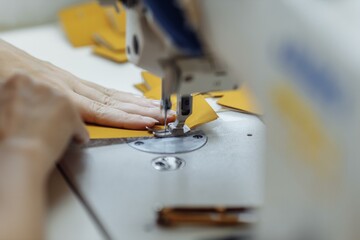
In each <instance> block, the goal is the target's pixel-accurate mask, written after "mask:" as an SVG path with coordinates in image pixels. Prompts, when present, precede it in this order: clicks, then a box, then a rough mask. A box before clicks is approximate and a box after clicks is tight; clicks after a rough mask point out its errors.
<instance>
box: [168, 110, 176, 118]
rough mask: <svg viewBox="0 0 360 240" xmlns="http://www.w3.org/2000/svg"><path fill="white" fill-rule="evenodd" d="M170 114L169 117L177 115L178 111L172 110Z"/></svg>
mask: <svg viewBox="0 0 360 240" xmlns="http://www.w3.org/2000/svg"><path fill="white" fill-rule="evenodd" d="M168 115H169V117H172V116H175V115H176V112H175V111H174V110H170V111H169V113H168Z"/></svg>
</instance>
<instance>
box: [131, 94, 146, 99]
mask: <svg viewBox="0 0 360 240" xmlns="http://www.w3.org/2000/svg"><path fill="white" fill-rule="evenodd" d="M133 96H134V97H136V98H144V95H140V94H134V95H133Z"/></svg>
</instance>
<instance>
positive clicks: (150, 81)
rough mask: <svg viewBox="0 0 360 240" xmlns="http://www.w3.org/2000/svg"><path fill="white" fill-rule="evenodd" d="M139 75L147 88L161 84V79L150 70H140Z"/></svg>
mask: <svg viewBox="0 0 360 240" xmlns="http://www.w3.org/2000/svg"><path fill="white" fill-rule="evenodd" d="M141 76H142V78H143V79H144V83H145V85H146V87H147V88H148V89H149V90H151V89H154V88H156V87H159V86H161V81H162V80H161V78H159V77H158V76H156V75H154V74H152V73H150V72H142V73H141Z"/></svg>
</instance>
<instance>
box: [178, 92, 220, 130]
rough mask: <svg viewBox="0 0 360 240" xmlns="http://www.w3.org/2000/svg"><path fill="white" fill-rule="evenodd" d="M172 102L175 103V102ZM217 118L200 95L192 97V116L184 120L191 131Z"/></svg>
mask: <svg viewBox="0 0 360 240" xmlns="http://www.w3.org/2000/svg"><path fill="white" fill-rule="evenodd" d="M173 102H174V103H176V102H175V101H173ZM174 105H176V104H174ZM174 109H175V108H174ZM217 118H218V115H217V114H216V112H215V111H214V110H213V108H212V107H211V106H210V105H209V104H208V103H207V101H206V99H205V98H204V97H203V96H202V95H195V96H194V97H193V114H191V116H190V117H189V118H188V119H186V125H187V126H188V127H189V128H191V129H193V128H195V127H197V126H200V125H202V124H204V123H208V122H211V121H214V120H216V119H217Z"/></svg>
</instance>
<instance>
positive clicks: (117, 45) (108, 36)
mask: <svg viewBox="0 0 360 240" xmlns="http://www.w3.org/2000/svg"><path fill="white" fill-rule="evenodd" d="M93 38H94V41H95V42H96V43H97V44H99V45H102V46H104V47H107V48H108V49H110V50H113V51H125V48H126V39H125V34H120V33H117V32H115V31H114V30H112V29H111V28H105V29H101V30H100V31H98V32H96V33H94V34H93Z"/></svg>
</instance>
